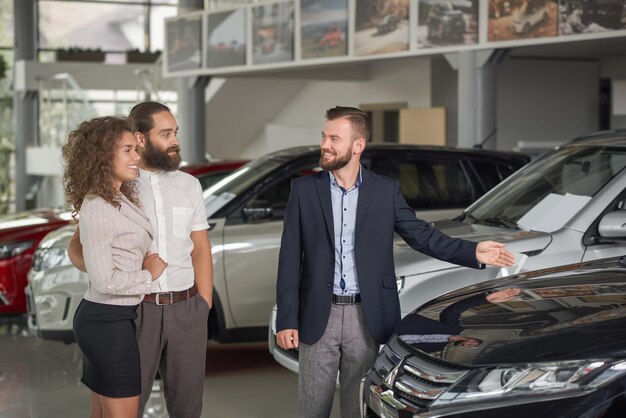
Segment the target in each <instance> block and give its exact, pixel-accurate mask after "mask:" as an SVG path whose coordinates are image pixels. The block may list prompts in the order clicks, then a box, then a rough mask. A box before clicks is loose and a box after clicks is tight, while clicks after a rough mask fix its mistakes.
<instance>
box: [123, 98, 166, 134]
mask: <svg viewBox="0 0 626 418" xmlns="http://www.w3.org/2000/svg"><path fill="white" fill-rule="evenodd" d="M161 112H169V113H172V111H171V110H170V108H169V107H167V106H165V105H164V104H163V103H159V102H143V103H139V104H138V105H135V107H133V108H132V109H131V110H130V113H129V114H128V122H129V123H130V125H131V127H132V128H133V131H135V132H141V133H142V134H144V135H145V136H148V132H150V130H151V129H152V128H154V121H153V120H152V115H154V114H156V113H161Z"/></svg>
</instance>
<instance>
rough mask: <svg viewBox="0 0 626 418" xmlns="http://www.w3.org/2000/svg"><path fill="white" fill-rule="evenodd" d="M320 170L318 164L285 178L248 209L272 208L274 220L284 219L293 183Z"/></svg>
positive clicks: (257, 197)
mask: <svg viewBox="0 0 626 418" xmlns="http://www.w3.org/2000/svg"><path fill="white" fill-rule="evenodd" d="M318 169H319V168H318V167H317V163H316V164H315V166H311V167H309V168H308V169H304V170H302V169H300V170H299V171H298V172H295V173H291V174H289V175H287V176H283V177H282V178H281V179H280V180H278V181H277V182H276V183H274V184H273V185H271V186H270V187H268V188H267V189H265V190H263V191H262V192H261V193H259V194H258V195H257V196H256V197H254V198H252V199H251V200H250V201H248V203H247V204H246V208H249V209H260V208H270V209H271V219H272V220H280V219H283V216H284V214H285V209H286V208H287V201H288V200H289V193H291V181H292V180H293V179H296V178H298V177H302V176H307V175H310V174H312V173H313V172H314V171H315V170H318Z"/></svg>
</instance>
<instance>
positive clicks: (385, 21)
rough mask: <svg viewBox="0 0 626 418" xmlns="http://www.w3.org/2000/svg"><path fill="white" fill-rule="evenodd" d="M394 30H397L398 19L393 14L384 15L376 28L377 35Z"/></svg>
mask: <svg viewBox="0 0 626 418" xmlns="http://www.w3.org/2000/svg"><path fill="white" fill-rule="evenodd" d="M396 29H398V17H397V16H396V15H395V14H393V13H389V14H386V15H384V16H383V18H382V19H380V22H379V23H378V25H377V26H376V30H377V33H378V34H383V33H389V32H393V31H394V30H396Z"/></svg>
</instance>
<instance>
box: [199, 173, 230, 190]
mask: <svg viewBox="0 0 626 418" xmlns="http://www.w3.org/2000/svg"><path fill="white" fill-rule="evenodd" d="M228 174H230V171H219V172H216V173H207V174H202V175H201V176H197V177H198V181H200V186H202V190H206V189H208V188H209V187H211V186H213V185H214V184H215V183H217V182H218V181H220V180H222V179H223V178H225V177H226V176H227V175H228Z"/></svg>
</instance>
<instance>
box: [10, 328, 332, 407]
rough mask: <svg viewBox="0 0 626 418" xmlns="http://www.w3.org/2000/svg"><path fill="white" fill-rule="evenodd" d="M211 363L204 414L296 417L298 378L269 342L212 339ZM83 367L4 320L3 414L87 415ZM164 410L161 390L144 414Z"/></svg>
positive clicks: (70, 352)
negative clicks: (227, 342) (274, 355)
mask: <svg viewBox="0 0 626 418" xmlns="http://www.w3.org/2000/svg"><path fill="white" fill-rule="evenodd" d="M207 363H208V364H207V372H206V380H205V388H204V410H203V414H202V417H211V418H226V417H229V418H232V417H237V418H264V417H267V418H270V417H272V418H274V417H275V418H280V417H289V418H293V417H295V416H296V411H297V408H296V396H297V384H298V378H297V376H296V375H295V374H294V373H292V372H290V371H288V370H286V369H284V368H282V367H281V366H280V365H278V364H277V363H276V362H275V361H274V359H273V358H272V356H271V355H270V354H269V352H268V351H267V345H266V344H263V343H255V344H230V345H218V344H213V343H210V344H209V348H208V352H207ZM80 367H81V366H80V352H79V351H78V349H77V347H76V344H71V345H65V344H62V343H58V342H52V341H43V340H40V339H38V338H34V337H30V336H28V333H27V331H26V329H25V324H24V321H23V320H22V319H21V318H13V319H11V318H0V418H57V417H58V418H85V417H87V416H88V414H89V401H88V392H87V389H86V388H85V387H84V386H83V385H82V384H81V383H80V382H79V379H80ZM337 401H338V399H337V397H335V407H334V408H333V415H332V417H333V418H338V417H339V410H338V402H337ZM164 411H165V407H164V403H163V400H162V393H161V392H155V393H153V395H152V398H151V400H150V403H149V405H148V408H146V415H144V417H151V418H156V417H158V418H166V417H167V416H168V415H167V413H166V412H164Z"/></svg>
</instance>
